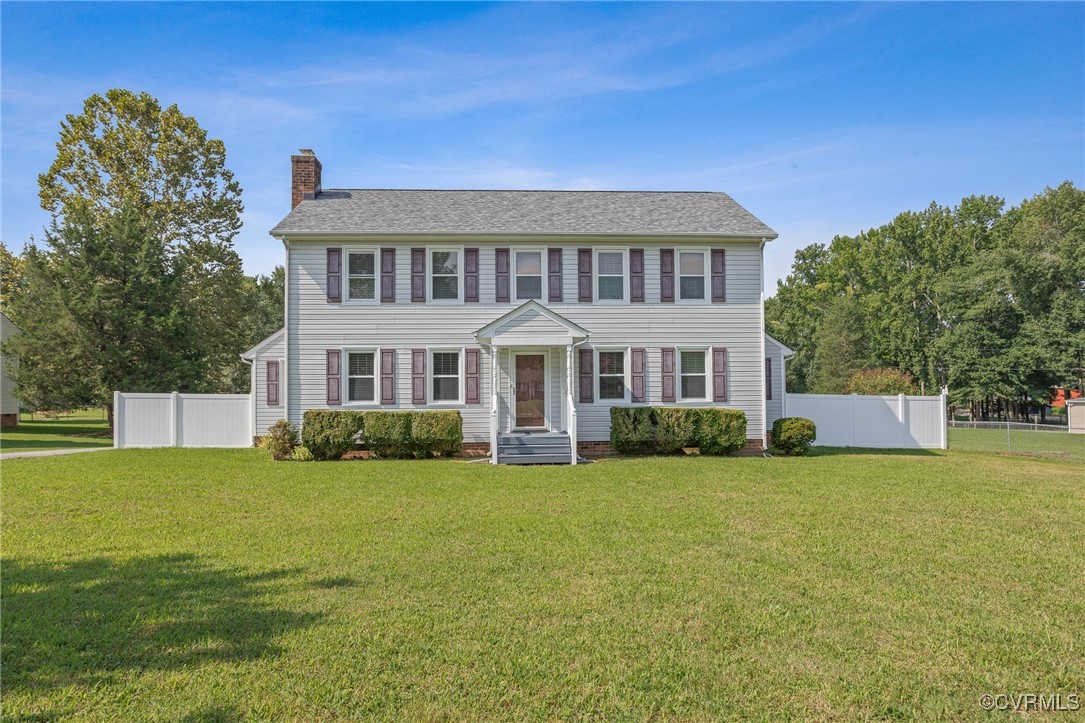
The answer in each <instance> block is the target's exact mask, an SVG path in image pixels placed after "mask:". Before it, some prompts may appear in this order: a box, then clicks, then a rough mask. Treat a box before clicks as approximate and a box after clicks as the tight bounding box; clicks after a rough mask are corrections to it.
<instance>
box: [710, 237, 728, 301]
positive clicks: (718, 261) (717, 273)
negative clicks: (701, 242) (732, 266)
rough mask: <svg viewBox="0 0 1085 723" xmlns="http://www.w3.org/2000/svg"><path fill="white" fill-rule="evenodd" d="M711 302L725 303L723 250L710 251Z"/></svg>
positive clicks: (725, 285)
mask: <svg viewBox="0 0 1085 723" xmlns="http://www.w3.org/2000/svg"><path fill="white" fill-rule="evenodd" d="M712 300H713V301H727V260H726V258H725V257H724V255H723V249H712Z"/></svg>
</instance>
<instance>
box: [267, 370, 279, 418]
mask: <svg viewBox="0 0 1085 723" xmlns="http://www.w3.org/2000/svg"><path fill="white" fill-rule="evenodd" d="M267 405H268V406H269V407H277V406H279V362H277V361H269V362H268V363H267Z"/></svg>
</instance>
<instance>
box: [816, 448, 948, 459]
mask: <svg viewBox="0 0 1085 723" xmlns="http://www.w3.org/2000/svg"><path fill="white" fill-rule="evenodd" d="M939 452H941V450H934V449H879V448H875V447H811V448H810V453H809V454H808V455H807V456H808V457H840V456H848V455H867V456H869V455H877V456H879V457H937V456H938V453H939Z"/></svg>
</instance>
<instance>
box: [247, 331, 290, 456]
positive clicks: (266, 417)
mask: <svg viewBox="0 0 1085 723" xmlns="http://www.w3.org/2000/svg"><path fill="white" fill-rule="evenodd" d="M284 352H285V347H284V346H283V340H282V338H279V339H278V340H276V341H275V342H274V343H273V344H269V345H268V346H266V347H264V348H263V349H261V350H260V352H259V353H258V354H257V356H256V358H255V359H254V360H253V368H254V374H253V376H254V386H253V389H252V393H253V394H254V395H255V406H256V429H255V433H256V436H258V437H261V436H263V435H265V434H267V430H268V427H270V426H271V425H273V424H275V422H277V421H279V420H280V419H282V418H283V417H284V416H285V415H286V409H285V408H284V402H285V401H286V395H287V391H288V389H289V385H288V384H287V376H286V375H287V370H286V368H285V366H286V364H285V360H284V359H283V357H284V356H285V353H284ZM269 361H274V362H278V363H279V403H278V404H276V405H274V406H268V403H267V363H268V362H269Z"/></svg>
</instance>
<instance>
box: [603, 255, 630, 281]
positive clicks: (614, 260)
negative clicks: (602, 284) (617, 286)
mask: <svg viewBox="0 0 1085 723" xmlns="http://www.w3.org/2000/svg"><path fill="white" fill-rule="evenodd" d="M622 260H623V256H622V254H621V253H617V252H614V251H607V252H605V253H601V254H599V275H600V276H622V275H623V274H624V273H625V271H624V269H625V265H624V264H623V263H622Z"/></svg>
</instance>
